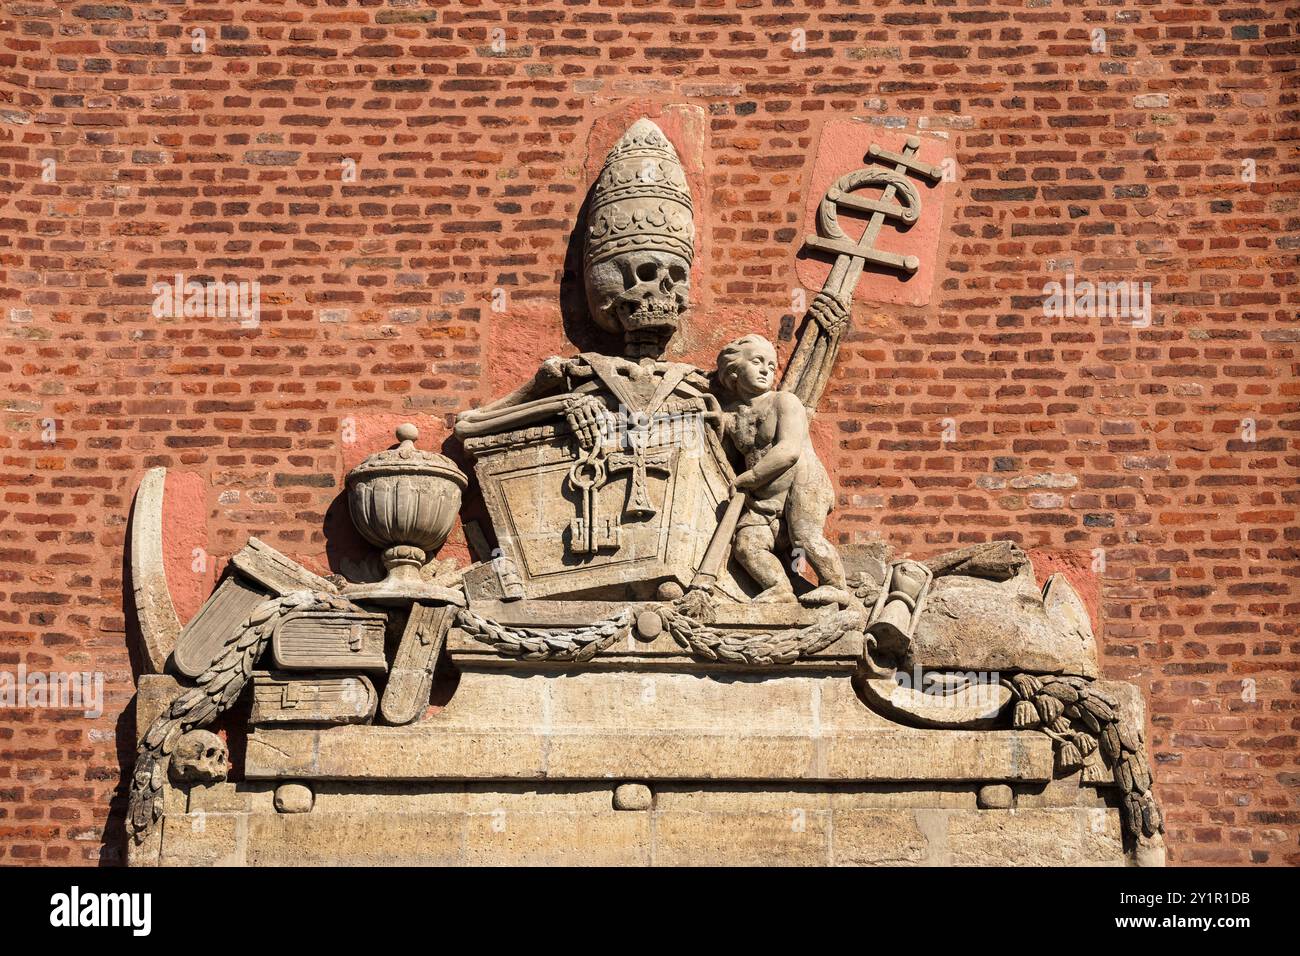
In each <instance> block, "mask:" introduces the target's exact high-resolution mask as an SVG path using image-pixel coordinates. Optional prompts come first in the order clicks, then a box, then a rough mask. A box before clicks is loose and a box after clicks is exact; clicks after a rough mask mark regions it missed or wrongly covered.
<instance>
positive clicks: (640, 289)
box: [583, 118, 695, 354]
mask: <svg viewBox="0 0 1300 956" xmlns="http://www.w3.org/2000/svg"><path fill="white" fill-rule="evenodd" d="M693 215H694V213H693V206H692V203H691V187H690V183H689V182H688V181H687V178H686V170H685V168H683V166H682V163H681V160H680V159H679V158H678V156H677V150H676V149H674V148H673V144H672V143H671V142H669V140H668V137H666V136H665V135H664V133H663V130H661V129H660V128H659V127H658V126H656V125H655V124H654V123H653V122H652V121H651V120H649V119H645V118H642V119H639V120H637V121H636V122H635V123H633V124H632V125H631V126H630V127H628V130H627V132H626V133H624V134H623V137H622V138H621V139H620V140H619V141H618V142H617V143H615V144H614V146H613V148H612V149H611V150H610V151H609V154H608V155H607V156H606V157H605V164H604V165H603V166H602V167H601V170H600V175H599V176H598V177H597V178H596V184H595V186H593V187H592V191H591V196H590V199H589V206H588V209H587V235H586V242H585V245H584V246H583V266H584V268H585V271H586V278H587V301H588V304H589V305H590V306H591V315H592V317H593V318H594V319H595V320H596V322H597V323H598V324H599V325H600V326H601V327H602V328H604V329H605V330H606V331H608V332H621V333H622V334H623V336H624V342H625V353H627V354H630V352H636V353H641V354H644V353H646V352H652V351H657V350H662V348H663V346H665V345H667V344H668V340H669V339H670V338H672V335H673V333H674V332H675V331H677V325H678V323H679V321H680V319H681V315H682V313H683V312H684V311H685V310H686V306H687V303H688V302H689V301H690V269H691V260H692V259H694V257H695V222H694V219H693ZM629 350H630V351H629Z"/></svg>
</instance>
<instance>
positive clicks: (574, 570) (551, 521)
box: [466, 417, 743, 599]
mask: <svg viewBox="0 0 1300 956" xmlns="http://www.w3.org/2000/svg"><path fill="white" fill-rule="evenodd" d="M683 421H685V422H686V425H684V426H681V425H674V427H673V428H671V429H663V431H662V433H661V434H660V435H658V436H657V437H655V438H652V439H651V440H650V441H649V442H648V443H647V444H646V446H645V449H644V451H645V454H646V456H647V457H655V456H660V455H662V457H663V458H665V459H666V460H667V463H668V464H667V467H666V468H658V467H647V468H645V469H644V470H643V471H638V470H637V469H635V468H627V469H618V468H615V469H613V470H612V471H611V473H609V474H608V475H607V476H606V477H605V479H604V480H603V481H602V482H601V483H599V485H598V486H597V487H595V488H594V489H593V492H592V495H593V499H592V501H591V503H590V504H589V505H585V503H584V500H583V496H582V495H581V494H580V493H579V492H578V491H577V490H575V489H574V488H573V487H572V486H571V484H570V482H569V481H568V480H567V479H568V476H569V473H570V469H571V468H572V467H573V465H574V462H575V460H576V459H575V453H574V443H573V441H572V440H571V438H570V436H569V434H568V433H567V431H566V430H565V429H564V426H562V425H544V426H538V427H535V428H529V429H525V430H522V431H516V432H509V433H506V434H501V435H492V436H487V437H484V438H477V439H471V440H470V441H467V442H466V449H467V450H469V451H470V452H472V453H473V454H474V455H475V456H476V457H477V459H478V461H477V464H476V466H475V473H476V474H477V475H478V479H479V483H480V485H481V486H482V489H483V499H484V501H485V503H486V505H487V509H488V512H489V514H490V515H491V516H492V524H493V527H494V528H495V530H496V532H497V537H498V540H499V543H500V546H501V549H502V551H503V552H504V553H505V555H506V556H507V557H508V558H510V559H511V560H512V561H513V562H514V564H515V566H516V568H517V570H518V572H519V576H520V579H521V581H522V583H523V586H524V589H525V591H526V593H527V595H528V597H530V598H540V597H597V596H599V597H607V598H624V599H649V598H651V597H653V596H654V590H655V587H656V585H657V584H659V583H661V582H663V581H675V582H677V584H679V585H681V586H683V587H685V586H687V585H689V584H690V581H691V578H692V576H693V574H694V571H695V568H696V567H698V565H699V561H700V558H702V557H703V555H704V552H705V550H706V549H707V548H708V545H709V540H710V538H711V536H712V534H713V529H714V528H715V527H716V526H717V523H718V514H719V510H720V508H721V507H722V506H724V505H725V503H726V500H727V478H728V472H729V466H728V465H727V463H726V461H725V458H724V457H723V453H722V451H721V449H720V448H719V447H718V446H717V445H716V444H715V443H713V442H712V441H710V440H708V436H707V435H706V434H705V426H704V425H703V424H702V423H700V422H699V421H698V420H697V419H694V418H692V417H684V418H683ZM639 481H640V482H643V483H644V491H645V497H646V498H647V499H648V505H649V509H648V510H652V511H653V513H652V514H646V513H645V511H646V510H647V509H641V510H640V511H638V510H636V509H633V508H629V502H632V503H634V504H635V503H638V499H639V498H640V497H641V496H640V494H639V492H640V489H639V488H638V487H637V482H639ZM584 505H585V511H586V513H587V514H586V517H587V519H588V520H596V521H601V520H609V521H612V522H616V523H617V530H618V541H617V546H614V545H613V543H612V541H611V543H610V545H609V546H608V547H600V548H597V549H595V550H592V551H589V552H588V551H581V550H580V549H579V550H575V547H574V545H575V543H576V542H575V540H574V533H575V532H574V527H575V526H574V521H575V518H577V517H579V516H581V515H582V514H583V512H584ZM718 586H719V589H720V590H721V591H722V592H723V593H724V594H727V595H729V596H731V597H733V598H737V599H739V598H741V597H742V596H743V592H742V591H741V589H740V586H739V585H738V584H737V582H736V581H735V580H734V579H733V578H731V577H730V576H724V577H723V578H722V579H720V580H719V584H718Z"/></svg>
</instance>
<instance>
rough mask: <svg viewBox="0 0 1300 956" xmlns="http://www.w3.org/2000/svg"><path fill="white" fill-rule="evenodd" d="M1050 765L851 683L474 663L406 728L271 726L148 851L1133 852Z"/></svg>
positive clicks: (563, 855)
mask: <svg viewBox="0 0 1300 956" xmlns="http://www.w3.org/2000/svg"><path fill="white" fill-rule="evenodd" d="M1052 765H1053V757H1052V750H1051V744H1050V741H1049V740H1048V739H1047V738H1046V737H1045V736H1043V735H1042V734H1040V733H1037V732H1033V731H1010V730H1007V731H969V732H961V731H942V730H915V729H909V728H903V727H900V726H899V725H897V724H894V723H891V722H889V721H888V720H886V719H885V718H883V717H880V716H879V715H877V714H875V713H873V712H872V711H870V710H869V709H868V708H867V707H866V706H865V705H864V704H863V703H862V702H861V701H860V700H858V698H857V697H856V696H855V693H854V690H853V686H852V683H851V682H850V681H849V680H848V679H847V678H846V677H844V676H843V675H840V674H831V673H823V674H818V673H816V672H815V671H809V670H801V671H800V672H798V673H791V674H788V675H786V676H779V677H759V676H754V677H743V676H737V675H734V674H733V675H728V676H718V675H708V674H701V673H668V672H640V673H638V672H613V673H611V672H602V671H586V672H564V671H555V670H550V671H545V672H543V671H531V672H530V671H528V670H522V669H515V670H511V671H508V672H502V671H499V670H483V671H467V672H465V673H464V674H462V675H461V678H460V683H459V686H458V687H457V689H456V692H455V694H454V695H453V697H452V700H451V702H450V704H449V705H448V706H447V707H446V708H445V709H443V710H442V711H440V712H438V713H435V714H433V715H431V716H429V717H428V718H426V719H424V720H422V721H419V722H418V723H415V724H412V725H409V726H405V727H383V726H339V727H322V728H317V729H312V728H293V729H268V728H262V729H257V730H255V731H254V732H252V733H251V734H250V736H249V739H248V745H247V751H246V757H245V767H244V774H245V780H244V781H243V782H241V783H238V784H220V785H217V786H213V787H206V788H205V787H196V788H194V789H193V790H191V791H190V792H189V795H188V801H187V802H186V801H185V800H183V799H182V800H181V804H183V805H179V806H178V805H173V806H169V809H168V813H167V815H166V817H165V819H164V823H163V827H162V830H161V847H160V850H159V851H156V852H157V855H156V856H155V857H154V859H157V860H158V861H159V862H161V863H162V864H164V865H194V864H223V865H300V864H320V865H351V864H364V865H372V864H394V865H396V864H407V865H454V864H567V865H606V864H632V865H651V864H659V865H681V864H718V863H722V864H737V865H740V864H810V865H859V864H898V865H926V864H958V865H1007V864H1033V865H1043V864H1057V865H1122V864H1124V863H1125V862H1126V857H1125V850H1124V845H1123V839H1122V837H1121V825H1120V815H1119V812H1118V810H1117V809H1115V808H1114V807H1113V806H1111V805H1109V804H1108V799H1110V794H1111V791H1109V790H1098V789H1095V788H1093V787H1090V786H1080V785H1079V782H1078V777H1077V775H1076V776H1075V777H1072V778H1068V779H1063V780H1053V779H1052ZM982 794H983V796H982ZM990 794H996V795H997V797H998V799H997V800H994V801H992V802H990V800H989V795H990ZM994 805H996V808H993V807H994ZM985 807H988V808H985ZM135 862H146V861H145V860H143V859H140V858H139V857H138V856H137V859H136V861H135Z"/></svg>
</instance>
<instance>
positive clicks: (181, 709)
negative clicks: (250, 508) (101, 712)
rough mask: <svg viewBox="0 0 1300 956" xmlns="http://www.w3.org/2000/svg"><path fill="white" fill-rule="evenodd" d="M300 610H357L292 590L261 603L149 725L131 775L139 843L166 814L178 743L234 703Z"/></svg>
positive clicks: (131, 816)
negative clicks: (278, 631)
mask: <svg viewBox="0 0 1300 956" xmlns="http://www.w3.org/2000/svg"><path fill="white" fill-rule="evenodd" d="M300 609H309V610H337V611H352V610H356V608H355V606H354V605H352V604H350V603H349V602H348V601H345V600H344V599H343V598H340V597H337V596H336V595H332V594H324V593H313V592H311V591H292V592H290V593H288V594H285V595H283V596H281V597H277V598H272V599H271V600H268V601H265V602H263V603H262V604H259V605H258V606H257V607H256V608H255V609H254V610H253V613H252V614H250V615H249V616H248V618H247V619H246V620H245V621H244V623H243V624H241V625H240V626H239V628H238V629H237V630H235V631H234V632H233V633H232V634H231V636H230V638H229V639H228V640H227V641H226V643H225V646H224V649H223V650H222V653H221V655H220V656H219V657H218V658H217V659H216V661H214V662H213V664H212V666H211V667H209V668H208V669H207V670H206V671H204V672H203V673H202V674H200V675H199V678H198V681H197V684H196V686H194V687H192V688H190V689H189V690H187V691H185V692H184V693H183V694H181V695H180V696H179V697H177V698H176V699H175V700H174V701H172V702H171V705H170V706H169V707H168V708H167V709H166V710H165V711H163V712H162V713H161V714H159V715H158V716H157V717H156V718H154V721H153V723H152V724H150V725H149V730H148V731H147V732H146V733H145V735H144V738H143V739H142V740H141V741H140V747H139V750H138V751H137V753H136V759H135V769H134V771H133V772H132V774H131V794H130V803H129V807H128V811H127V826H128V827H129V829H130V830H131V833H132V836H133V837H134V839H135V842H136V843H140V842H142V841H143V840H144V839H145V837H147V836H148V835H149V833H150V832H151V831H152V830H153V828H154V827H155V826H156V825H157V823H158V820H159V818H161V817H162V814H163V799H162V798H163V788H164V786H165V785H166V782H167V766H168V763H169V761H170V758H171V754H172V750H173V749H174V748H175V746H176V742H177V741H178V740H180V738H181V736H182V735H183V734H186V733H188V732H189V731H191V730H193V729H194V728H195V727H201V726H203V725H204V724H207V723H210V722H211V721H212V720H213V719H214V718H215V717H216V716H217V715H218V714H220V713H221V712H222V711H225V710H227V709H229V708H230V706H231V705H232V704H234V703H235V701H236V700H237V699H238V698H239V694H240V692H241V691H242V690H243V689H244V686H245V685H246V684H247V683H248V679H249V677H251V676H252V673H253V665H254V664H255V663H256V662H257V659H258V658H259V657H260V656H261V654H262V651H263V650H265V649H266V645H267V643H268V642H269V641H270V639H271V634H272V632H273V631H274V630H275V627H276V625H277V624H279V623H280V619H281V618H283V617H284V616H285V615H286V614H288V613H289V612H291V611H297V610H300Z"/></svg>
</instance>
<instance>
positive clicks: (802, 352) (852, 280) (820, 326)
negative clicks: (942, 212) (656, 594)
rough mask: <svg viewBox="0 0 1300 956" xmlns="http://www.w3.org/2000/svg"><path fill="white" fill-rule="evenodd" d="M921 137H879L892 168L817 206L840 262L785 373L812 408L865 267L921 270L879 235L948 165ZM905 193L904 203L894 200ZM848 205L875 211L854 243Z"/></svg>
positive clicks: (716, 541)
mask: <svg viewBox="0 0 1300 956" xmlns="http://www.w3.org/2000/svg"><path fill="white" fill-rule="evenodd" d="M920 148H921V140H920V139H919V138H918V137H916V136H909V137H908V139H907V143H906V144H905V145H904V147H903V151H902V153H894V152H890V151H889V150H886V149H881V148H880V147H879V146H877V145H876V144H874V143H872V144H871V146H870V147H869V148H868V149H867V156H866V158H867V160H869V161H875V162H878V163H885V164H893V168H892V169H886V168H881V167H879V166H868V167H865V168H863V169H857V170H854V171H853V172H851V173H846V174H845V175H843V176H841V177H840V178H839V179H837V180H836V181H835V183H834V184H833V185H832V186H831V188H830V189H828V190H826V195H825V196H823V197H822V201H821V204H820V206H818V209H817V229H818V232H820V233H821V235H816V236H808V237H806V239H805V241H804V243H805V245H806V246H807V247H808V248H809V249H812V250H814V251H816V252H825V253H832V254H834V255H835V257H836V258H835V264H834V265H833V266H832V267H831V271H830V275H828V276H827V277H826V281H825V283H823V285H822V288H821V291H820V292H818V293H817V294H816V295H815V296H813V301H812V302H811V303H810V304H809V306H808V314H807V315H805V316H804V320H803V324H802V325H801V326H800V328H799V336H798V339H797V341H796V342H795V347H794V353H793V354H792V355H791V356H790V361H789V362H788V363H786V367H785V373H784V374H783V375H782V377H781V389H782V390H783V391H787V392H793V393H794V394H795V395H797V396H798V397H799V400H800V401H802V402H803V404H804V407H805V408H807V409H808V411H809V413H810V414H812V413H813V412H815V411H816V410H817V405H818V404H819V403H820V402H821V397H822V392H824V391H825V390H826V384H827V382H829V381H830V377H831V371H832V369H833V368H834V367H835V359H836V357H837V356H838V355H839V350H840V338H841V336H842V335H843V333H844V330H845V329H846V328H847V327H848V324H849V315H850V304H851V303H852V301H853V292H854V290H855V289H856V288H857V285H858V280H859V279H860V278H861V277H862V270H863V268H865V266H866V264H867V263H868V262H869V263H871V264H872V265H876V266H880V267H882V268H886V269H897V270H899V271H901V272H905V273H907V274H908V275H911V274H912V273H914V272H916V270H917V269H918V268H919V267H920V265H921V262H920V260H919V259H918V258H917V257H916V256H900V255H898V254H897V253H894V252H889V251H887V250H884V249H877V248H876V240H877V239H878V238H879V237H880V230H881V229H882V228H883V227H884V225H885V221H886V220H890V221H891V222H893V223H895V224H897V225H905V226H910V225H911V224H913V223H914V222H916V221H917V220H918V219H919V218H920V216H921V195H920V192H919V191H918V190H917V188H916V185H915V184H914V183H913V182H912V181H911V180H910V179H908V178H907V177H908V174H909V173H910V174H912V175H915V176H919V177H920V178H922V179H926V180H929V181H930V182H932V183H933V182H938V181H939V180H940V179H941V178H942V176H943V170H942V169H941V168H940V167H938V166H932V165H931V164H929V163H925V162H922V161H921V160H919V159H917V158H916V153H917V150H919V149H920ZM866 186H880V187H883V190H882V192H881V194H880V198H879V199H871V198H867V197H863V196H858V195H855V193H856V191H857V190H859V189H862V188H863V187H866ZM899 194H901V198H902V199H903V200H904V203H903V204H901V205H900V204H899V203H897V202H895V201H894V197H895V196H896V195H899ZM841 206H843V207H844V208H846V209H852V210H854V211H856V212H863V213H870V214H871V218H870V219H869V220H867V226H866V229H864V230H863V232H862V236H861V237H860V238H859V239H858V241H857V242H856V243H854V242H853V241H852V240H851V239H849V237H848V236H847V235H846V234H845V232H844V230H843V229H842V228H841V227H840V224H839V216H838V209H839V207H841ZM745 498H746V496H745V493H744V492H736V493H735V494H734V495H732V496H731V500H730V501H728V502H727V510H726V511H725V512H724V513H723V516H722V520H721V521H719V522H718V526H717V528H716V529H715V530H714V532H713V537H712V538H711V539H710V540H709V547H708V549H707V550H706V551H705V553H704V558H703V560H701V561H700V569H699V571H698V572H696V574H695V577H694V578H693V579H692V581H691V587H692V588H693V589H700V588H704V589H707V588H710V587H712V586H713V584H714V582H715V581H716V580H717V578H718V574H719V572H720V571H721V569H722V563H723V560H724V559H725V557H726V554H727V548H728V546H729V545H730V544H731V538H732V536H733V535H734V534H735V531H736V524H737V522H738V521H739V520H740V513H741V511H742V510H743V509H744V507H745Z"/></svg>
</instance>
